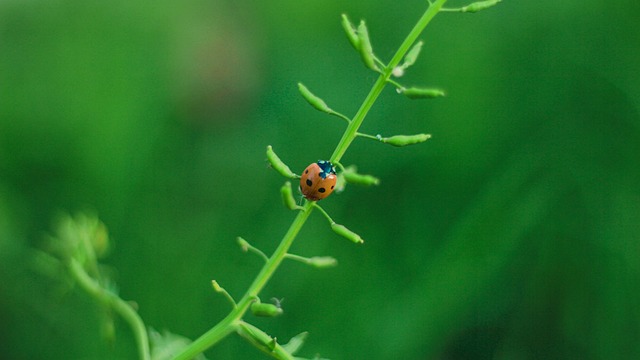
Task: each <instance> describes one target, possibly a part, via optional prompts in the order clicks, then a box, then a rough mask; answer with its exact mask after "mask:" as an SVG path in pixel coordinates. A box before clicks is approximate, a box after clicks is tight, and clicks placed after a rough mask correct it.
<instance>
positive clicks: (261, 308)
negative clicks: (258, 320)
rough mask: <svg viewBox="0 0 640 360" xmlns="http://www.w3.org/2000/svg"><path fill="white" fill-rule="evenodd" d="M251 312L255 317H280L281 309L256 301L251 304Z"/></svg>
mask: <svg viewBox="0 0 640 360" xmlns="http://www.w3.org/2000/svg"><path fill="white" fill-rule="evenodd" d="M251 312H252V313H253V315H255V316H262V317H276V316H280V315H282V312H283V311H282V308H281V307H279V306H276V305H274V304H269V303H261V302H259V301H256V302H254V303H252V304H251Z"/></svg>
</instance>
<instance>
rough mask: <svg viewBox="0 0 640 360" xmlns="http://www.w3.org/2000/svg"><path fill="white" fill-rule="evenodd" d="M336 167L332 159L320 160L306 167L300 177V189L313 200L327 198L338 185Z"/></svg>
mask: <svg viewBox="0 0 640 360" xmlns="http://www.w3.org/2000/svg"><path fill="white" fill-rule="evenodd" d="M336 179H337V177H336V169H335V168H334V167H333V164H332V163H331V162H330V161H325V160H318V162H315V163H313V164H311V165H309V166H307V168H306V169H304V172H303V173H302V177H301V178H300V191H301V192H302V195H303V196H304V197H306V198H307V199H309V200H311V201H318V200H322V199H324V198H326V197H327V196H329V195H330V194H331V193H332V192H333V188H334V187H335V186H336Z"/></svg>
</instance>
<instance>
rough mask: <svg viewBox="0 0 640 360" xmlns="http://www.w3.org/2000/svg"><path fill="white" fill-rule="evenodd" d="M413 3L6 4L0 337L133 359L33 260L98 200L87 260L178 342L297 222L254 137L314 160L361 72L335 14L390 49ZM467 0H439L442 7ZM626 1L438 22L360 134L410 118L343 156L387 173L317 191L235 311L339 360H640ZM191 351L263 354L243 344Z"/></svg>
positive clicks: (93, 310) (415, 7)
mask: <svg viewBox="0 0 640 360" xmlns="http://www.w3.org/2000/svg"><path fill="white" fill-rule="evenodd" d="M425 3H426V1H422V0H407V1H401V2H398V1H395V2H393V1H378V2H372V1H363V0H352V1H349V2H343V1H299V0H296V1H279V2H269V1H265V2H253V1H220V0H208V1H204V0H193V1H157V0H156V1H149V0H140V1H129V0H113V1H109V2H94V1H90V2H87V1H82V0H68V1H45V0H29V1H18V0H3V1H0V354H1V357H2V358H3V359H131V358H135V356H136V355H135V346H134V343H133V340H132V337H131V333H130V331H129V329H128V328H127V327H126V326H125V325H124V324H123V322H121V321H117V322H116V333H117V335H116V341H115V343H110V342H108V341H105V340H104V339H103V337H102V335H101V334H102V333H101V320H102V319H103V318H104V314H103V313H102V311H101V310H100V307H99V306H97V305H96V304H95V303H94V302H92V301H91V299H90V298H89V297H88V296H86V295H85V294H84V293H82V292H81V291H79V290H75V291H70V292H69V291H66V292H65V291H60V290H59V284H57V283H56V282H55V281H54V280H52V279H51V278H48V277H46V276H43V275H42V274H40V273H39V272H38V271H36V270H35V269H34V268H33V266H31V265H32V263H33V262H32V261H31V256H32V252H31V251H30V250H31V249H34V248H38V247H39V246H41V244H42V241H43V237H44V236H45V234H46V233H48V232H51V230H52V221H53V219H55V218H56V215H57V214H59V213H61V212H69V213H72V214H75V213H78V212H87V213H93V214H97V215H98V216H99V217H100V219H101V220H102V221H104V222H105V223H106V225H107V226H108V228H109V232H110V237H111V241H112V250H111V254H110V256H109V257H107V258H106V259H105V261H104V263H105V265H106V266H108V267H109V269H111V272H112V274H113V278H114V279H115V281H116V282H117V286H118V288H119V291H120V294H121V296H122V297H123V298H124V299H127V300H133V301H135V302H136V303H137V305H138V306H139V312H140V314H141V316H142V317H143V319H144V320H145V321H146V324H147V325H148V326H150V327H153V328H154V329H157V330H160V331H161V330H168V331H171V332H173V333H175V334H180V335H183V336H186V337H188V338H191V339H194V338H196V337H198V336H199V335H201V334H202V333H203V332H205V331H206V330H207V329H208V328H209V327H211V326H212V325H213V324H214V323H215V322H217V321H218V320H219V319H221V318H222V317H223V316H224V315H225V314H226V313H227V311H228V310H229V308H228V304H227V303H226V300H225V299H224V298H222V297H221V296H219V295H218V294H216V293H214V292H213V291H212V289H211V285H210V281H211V279H216V280H218V281H219V282H220V283H221V284H222V285H223V286H224V287H225V288H226V289H227V290H228V291H229V292H230V293H231V294H233V295H234V296H236V297H237V298H239V297H240V296H241V295H242V293H243V292H244V290H245V289H246V287H247V286H248V284H249V283H250V282H251V280H252V279H253V277H254V276H255V275H256V273H257V272H258V270H259V268H260V265H261V264H260V260H259V259H258V258H257V257H255V256H252V255H247V254H243V253H242V252H241V251H239V249H238V247H237V245H236V243H235V240H234V239H235V237H236V236H238V235H241V236H243V237H245V238H246V239H247V240H249V241H250V242H251V243H252V244H254V245H256V246H258V247H259V248H261V249H263V250H264V251H266V252H270V251H271V250H273V249H274V248H275V246H276V244H277V243H278V241H279V239H280V238H281V236H282V235H283V234H284V232H285V230H286V228H287V226H288V225H289V223H290V222H291V220H292V218H293V217H294V214H293V213H292V212H289V211H287V210H285V209H284V208H283V207H282V206H281V204H280V198H279V191H278V189H279V187H280V185H281V184H282V183H283V179H282V178H280V177H279V176H278V175H277V174H276V173H275V172H273V171H271V170H269V169H268V168H267V166H266V163H265V155H264V152H265V147H266V146H267V145H269V144H271V145H273V146H274V149H275V150H276V152H277V153H278V154H279V155H280V156H281V157H282V158H283V159H284V160H285V161H286V162H287V163H288V164H289V165H290V166H291V167H292V168H293V169H295V170H297V171H300V170H299V169H303V168H304V167H305V166H306V165H307V164H308V163H310V162H312V161H315V160H317V159H320V158H328V157H329V156H330V154H331V152H332V150H333V148H334V147H335V145H336V143H337V141H338V140H339V138H340V136H341V134H342V130H343V128H344V123H343V122H342V121H340V120H338V119H335V118H330V117H327V116H325V115H323V114H321V113H318V112H316V111H315V110H313V109H312V108H311V107H309V106H308V104H306V103H305V101H304V100H303V99H302V98H301V97H300V96H299V95H298V93H297V87H296V83H297V82H298V81H302V82H304V83H305V84H306V85H307V86H308V87H309V88H310V89H311V90H312V91H313V92H314V93H316V94H318V95H320V96H322V97H323V98H324V99H325V101H327V102H328V103H329V104H330V106H331V107H333V108H334V109H336V110H339V111H342V112H344V113H346V114H348V115H352V114H354V113H355V111H356V110H357V107H358V106H359V104H360V103H361V101H362V100H363V98H364V96H365V95H366V93H367V91H368V89H369V88H370V86H371V85H372V83H373V81H374V79H375V76H374V75H373V74H372V73H370V72H369V71H367V70H366V69H365V68H364V67H363V66H362V64H361V62H360V60H359V58H358V55H357V54H356V53H355V52H354V51H353V50H352V48H351V47H350V45H349V44H348V42H347V41H346V38H345V36H344V34H343V33H342V29H341V27H340V23H339V16H340V14H341V13H343V12H346V13H348V14H349V15H350V17H351V18H352V19H353V20H358V19H360V18H364V19H366V20H367V23H368V25H369V31H370V34H371V37H372V42H373V46H374V49H375V51H376V53H377V54H378V55H379V56H380V57H381V58H383V59H389V58H390V56H391V55H392V54H393V52H394V51H395V49H396V48H397V46H398V45H399V44H400V42H401V41H402V39H403V38H404V36H405V35H406V34H407V33H408V31H409V30H410V29H411V27H412V26H413V24H414V23H415V21H416V20H417V18H418V17H419V14H420V13H421V12H422V11H423V9H424V8H425ZM464 4H465V2H462V1H454V0H452V1H450V2H449V4H448V5H449V6H461V5H464ZM639 14H640V3H638V2H636V1H624V0H623V1H615V2H603V1H595V0H564V1H555V0H542V1H526V2H524V1H515V0H505V1H503V2H502V3H501V4H500V5H499V6H498V7H496V8H494V9H492V10H490V11H486V12H481V13H478V14H456V13H444V14H440V15H438V16H437V17H436V18H435V20H434V21H433V23H432V24H431V25H430V26H429V27H428V29H427V31H426V33H425V34H424V35H423V36H422V39H423V40H424V41H425V45H424V48H423V52H422V55H421V57H420V59H419V61H418V63H417V64H416V65H415V66H414V67H412V68H411V69H409V71H408V72H407V74H406V75H405V77H404V78H402V79H401V80H402V81H403V82H404V83H405V84H408V85H432V86H439V87H442V88H444V89H446V90H447V94H448V96H447V97H446V98H444V99H437V100H431V101H411V100H407V99H405V98H403V97H401V96H398V95H397V94H396V93H395V92H394V91H393V89H391V88H390V89H387V90H386V91H385V92H384V93H383V95H382V96H381V98H380V99H379V101H378V102H377V103H376V105H375V106H374V108H373V110H372V112H371V113H370V115H369V117H368V118H367V120H366V121H365V123H364V126H363V128H362V131H364V132H368V133H371V134H374V135H375V134H378V133H380V134H383V135H385V136H389V135H395V134H411V133H419V132H427V133H431V134H433V138H432V139H431V140H429V141H428V142H427V143H425V144H422V145H418V146H412V147H407V148H392V147H389V146H386V145H383V144H379V143H376V142H373V141H369V140H366V139H362V140H357V141H356V142H354V144H353V146H352V147H351V148H350V149H349V151H348V152H347V154H346V156H345V157H344V159H343V163H344V164H345V165H349V164H356V165H357V166H358V168H359V169H360V171H361V172H363V173H371V174H375V175H376V176H378V177H379V178H380V179H381V184H380V186H378V187H376V188H358V187H355V186H350V187H347V189H346V191H345V192H344V193H342V194H339V195H333V196H332V197H330V198H329V199H327V200H325V201H323V206H324V208H325V209H326V210H327V211H328V212H329V213H330V214H331V215H332V216H333V218H334V219H336V221H338V222H340V223H342V224H345V225H347V226H348V227H349V228H351V229H353V230H354V231H356V232H358V233H359V234H360V235H361V236H362V237H363V238H364V239H365V240H366V242H365V244H364V245H363V246H355V245H353V244H351V243H349V242H348V241H345V240H344V239H341V238H339V237H337V236H336V235H334V234H333V233H332V232H331V231H330V230H329V228H328V227H327V224H326V221H325V220H324V219H323V218H322V217H321V216H320V215H319V214H314V216H312V217H311V219H310V221H309V222H308V223H307V225H306V226H305V228H304V229H303V230H302V232H301V234H300V236H299V238H298V240H297V242H296V243H295V244H294V248H293V251H294V252H296V253H298V254H301V255H307V256H313V255H332V256H334V257H336V258H337V259H338V261H339V266H338V267H336V268H332V269H328V270H317V269H313V268H310V267H306V266H304V265H302V264H298V263H293V262H290V263H289V262H287V263H285V264H284V265H283V266H282V267H281V269H280V270H279V271H278V273H277V274H276V276H275V277H274V279H273V280H272V281H271V282H270V284H269V285H268V286H267V288H266V289H265V290H264V292H263V293H262V295H263V298H267V299H268V298H270V297H278V298H284V299H285V300H284V302H283V306H284V307H285V315H284V316H282V317H280V318H278V319H275V320H274V319H270V320H264V319H254V318H253V317H252V316H251V315H247V316H248V319H249V320H250V321H251V322H253V323H255V324H257V325H259V326H261V327H262V328H263V329H265V330H266V331H267V332H269V333H270V334H273V335H276V336H277V337H278V339H283V340H284V339H288V338H290V337H291V336H293V335H295V334H297V333H299V332H301V331H309V332H310V336H309V338H308V341H307V344H306V345H305V347H304V348H303V349H302V351H301V352H300V354H301V355H304V356H307V357H313V356H314V355H315V354H320V355H321V356H323V357H326V358H330V359H393V358H396V359H633V358H636V359H637V358H640V341H639V339H640V166H639V160H640V115H639V113H638V108H639V106H640V98H639V97H638V94H640V76H639V75H640V27H639V26H638V23H639V21H640V15H639ZM206 355H207V356H208V357H210V358H216V359H254V358H255V359H260V358H266V356H265V355H263V354H261V353H260V352H258V351H257V350H256V349H254V348H253V347H252V346H250V345H249V344H248V343H246V342H245V341H244V340H242V339H240V338H239V337H237V336H231V337H229V338H227V339H225V340H224V341H223V342H222V343H220V344H219V345H218V346H217V347H215V348H213V349H211V350H209V351H208V352H207V353H206Z"/></svg>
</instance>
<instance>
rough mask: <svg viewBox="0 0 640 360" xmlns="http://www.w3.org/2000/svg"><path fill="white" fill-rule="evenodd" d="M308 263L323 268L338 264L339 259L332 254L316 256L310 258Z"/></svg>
mask: <svg viewBox="0 0 640 360" xmlns="http://www.w3.org/2000/svg"><path fill="white" fill-rule="evenodd" d="M308 264H309V265H311V266H313V267H316V268H319V269H322V268H328V267H334V266H336V265H338V260H336V259H335V258H333V257H331V256H314V257H310V258H309V261H308Z"/></svg>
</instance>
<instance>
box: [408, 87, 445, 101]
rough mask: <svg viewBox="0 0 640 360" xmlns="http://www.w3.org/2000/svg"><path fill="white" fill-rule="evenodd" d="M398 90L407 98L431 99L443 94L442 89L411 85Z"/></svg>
mask: <svg viewBox="0 0 640 360" xmlns="http://www.w3.org/2000/svg"><path fill="white" fill-rule="evenodd" d="M399 92H400V93H401V94H403V95H404V96H406V97H408V98H409V99H433V98H437V97H442V96H444V91H442V90H440V89H425V88H416V87H412V88H407V89H399Z"/></svg>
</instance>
